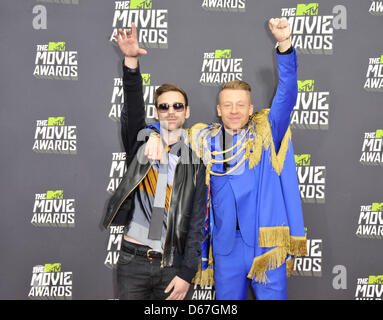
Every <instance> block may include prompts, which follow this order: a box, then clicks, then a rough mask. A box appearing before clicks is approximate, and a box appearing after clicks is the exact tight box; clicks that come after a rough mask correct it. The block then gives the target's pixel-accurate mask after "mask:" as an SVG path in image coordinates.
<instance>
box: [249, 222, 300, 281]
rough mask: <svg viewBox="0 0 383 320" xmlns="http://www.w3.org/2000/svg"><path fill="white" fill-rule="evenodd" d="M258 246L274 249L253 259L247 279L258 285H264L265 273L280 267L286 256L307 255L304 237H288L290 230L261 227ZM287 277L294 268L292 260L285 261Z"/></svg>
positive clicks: (286, 228)
mask: <svg viewBox="0 0 383 320" xmlns="http://www.w3.org/2000/svg"><path fill="white" fill-rule="evenodd" d="M259 246H260V247H263V248H272V247H276V248H274V249H272V250H270V251H268V252H266V253H265V254H263V255H261V256H259V257H256V258H254V260H253V264H252V266H251V269H250V272H249V274H248V275H247V277H248V278H250V279H253V278H254V276H256V278H255V281H258V282H260V283H266V281H267V277H266V271H267V270H273V269H276V268H278V267H280V266H281V265H282V264H283V263H284V262H285V260H286V257H287V255H288V254H290V255H293V256H294V257H300V256H305V255H307V239H306V237H296V236H291V235H290V228H289V227H285V226H281V227H262V228H260V230H259ZM286 268H287V270H286V271H287V275H288V276H290V274H291V273H292V269H293V268H294V259H290V260H288V261H286Z"/></svg>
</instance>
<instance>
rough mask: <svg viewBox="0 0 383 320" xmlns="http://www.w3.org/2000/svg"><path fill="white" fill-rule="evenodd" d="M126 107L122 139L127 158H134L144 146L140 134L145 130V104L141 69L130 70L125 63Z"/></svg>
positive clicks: (124, 86)
mask: <svg viewBox="0 0 383 320" xmlns="http://www.w3.org/2000/svg"><path fill="white" fill-rule="evenodd" d="M122 81H123V88H124V106H123V108H122V111H121V137H122V142H123V144H124V148H125V152H126V155H127V157H131V156H133V155H134V154H135V153H136V152H137V149H138V147H139V145H140V144H142V141H141V140H142V139H137V135H138V133H139V132H140V131H141V130H142V129H145V127H146V122H145V103H144V98H143V88H142V77H141V73H140V70H139V67H138V68H136V69H130V68H128V67H126V66H125V64H124V62H123V78H122Z"/></svg>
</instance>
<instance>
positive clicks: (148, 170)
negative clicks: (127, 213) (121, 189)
mask: <svg viewBox="0 0 383 320" xmlns="http://www.w3.org/2000/svg"><path fill="white" fill-rule="evenodd" d="M151 167H152V164H150V166H149V168H148V170H147V171H146V173H145V174H144V176H143V177H142V178H141V179H140V181H138V182H137V183H136V185H135V186H134V187H133V188H132V189H131V190H130V191H129V192H128V194H127V195H126V196H125V198H124V200H122V201H121V202H120V205H119V206H118V208H117V210H116V211H115V212H114V214H113V216H112V219H111V220H110V222H109V224H108V226H107V228H109V227H110V225H111V224H112V221H113V219H114V217H115V216H116V214H117V212H118V210H120V207H121V206H122V204H123V203H124V201H125V200H126V198H127V197H129V195H130V194H131V193H132V191H133V190H134V189H136V187H137V186H138V185H139V184H140V183H141V181H142V180H144V179H145V177H146V175H147V174H148V172H149V170H150V168H151Z"/></svg>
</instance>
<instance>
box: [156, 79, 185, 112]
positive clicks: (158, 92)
mask: <svg viewBox="0 0 383 320" xmlns="http://www.w3.org/2000/svg"><path fill="white" fill-rule="evenodd" d="M169 91H177V92H179V93H181V94H182V96H183V97H184V99H185V104H186V105H185V107H186V106H188V105H189V103H188V97H187V95H186V92H185V91H184V90H183V89H182V88H180V87H179V86H178V85H176V84H175V83H164V84H163V85H161V86H160V87H159V88H157V90H156V91H155V92H154V96H153V99H154V105H155V106H156V108H157V101H158V97H159V96H160V95H161V94H163V93H165V92H169Z"/></svg>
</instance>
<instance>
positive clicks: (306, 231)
mask: <svg viewBox="0 0 383 320" xmlns="http://www.w3.org/2000/svg"><path fill="white" fill-rule="evenodd" d="M305 238H307V227H305Z"/></svg>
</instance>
